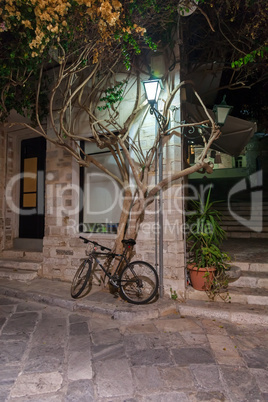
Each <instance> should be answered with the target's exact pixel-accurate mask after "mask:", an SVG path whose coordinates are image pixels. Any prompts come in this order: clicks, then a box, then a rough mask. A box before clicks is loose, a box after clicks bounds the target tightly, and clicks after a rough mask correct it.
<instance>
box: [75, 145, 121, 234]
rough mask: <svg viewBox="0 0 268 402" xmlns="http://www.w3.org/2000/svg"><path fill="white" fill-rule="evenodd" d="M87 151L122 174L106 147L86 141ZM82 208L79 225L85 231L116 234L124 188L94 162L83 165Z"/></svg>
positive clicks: (114, 172) (116, 172) (107, 166)
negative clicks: (101, 147)
mask: <svg viewBox="0 0 268 402" xmlns="http://www.w3.org/2000/svg"><path fill="white" fill-rule="evenodd" d="M84 147H85V153H86V154H88V155H92V156H94V158H95V159H96V160H97V161H99V162H100V163H101V164H102V165H104V166H105V167H106V168H107V169H108V170H109V171H111V172H112V173H113V174H114V175H116V176H119V177H120V171H119V169H118V166H117V164H116V162H115V160H114V158H113V156H112V155H111V153H110V152H109V150H108V149H107V148H105V149H99V148H98V147H97V146H96V145H95V144H91V143H85V145H84ZM81 187H82V200H83V205H82V210H81V215H80V225H81V227H82V231H83V232H92V233H116V232H117V227H118V222H119V219H120V215H121V188H120V186H119V184H118V183H117V182H116V181H115V180H114V179H113V178H112V177H110V176H109V175H108V174H106V173H104V172H102V171H101V170H100V169H98V168H97V167H96V166H95V165H93V164H91V165H90V166H89V167H88V168H81Z"/></svg>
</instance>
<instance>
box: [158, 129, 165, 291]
mask: <svg viewBox="0 0 268 402" xmlns="http://www.w3.org/2000/svg"><path fill="white" fill-rule="evenodd" d="M158 159H159V182H161V181H162V180H163V142H162V135H161V136H160V140H159V152H158ZM163 239H164V236H163V191H162V189H160V191H159V296H160V297H163V296H164V272H163V271H164V261H163V247H164V241H163Z"/></svg>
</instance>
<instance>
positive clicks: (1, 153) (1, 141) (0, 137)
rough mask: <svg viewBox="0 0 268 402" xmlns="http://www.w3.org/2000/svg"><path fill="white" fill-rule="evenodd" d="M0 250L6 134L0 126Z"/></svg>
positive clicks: (0, 244)
mask: <svg viewBox="0 0 268 402" xmlns="http://www.w3.org/2000/svg"><path fill="white" fill-rule="evenodd" d="M0 172H1V174H0V251H1V250H3V248H4V235H5V196H4V192H5V175H6V134H5V131H4V126H3V125H1V126H0Z"/></svg>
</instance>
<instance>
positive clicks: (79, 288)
mask: <svg viewBox="0 0 268 402" xmlns="http://www.w3.org/2000/svg"><path fill="white" fill-rule="evenodd" d="M91 267H92V262H91V261H88V260H85V261H83V262H82V264H81V265H80V267H79V268H78V270H77V271H76V273H75V276H74V278H73V282H72V286H71V296H72V297H73V298H74V299H76V298H77V297H79V296H81V294H82V293H83V291H84V290H85V288H86V285H87V283H88V280H89V277H90V274H91Z"/></svg>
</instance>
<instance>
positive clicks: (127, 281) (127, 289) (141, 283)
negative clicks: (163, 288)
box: [120, 261, 158, 304]
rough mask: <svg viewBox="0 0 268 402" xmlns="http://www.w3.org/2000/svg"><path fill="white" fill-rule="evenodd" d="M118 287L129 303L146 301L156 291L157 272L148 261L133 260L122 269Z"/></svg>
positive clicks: (150, 298) (151, 297)
mask: <svg viewBox="0 0 268 402" xmlns="http://www.w3.org/2000/svg"><path fill="white" fill-rule="evenodd" d="M120 289H121V292H122V294H123V296H124V297H125V298H126V299H127V300H128V301H130V302H131V303H134V304H144V303H148V302H149V301H150V300H152V299H153V297H154V296H155V295H156V293H157V289H158V277H157V273H156V271H155V269H154V268H153V267H152V266H151V265H150V264H148V263H145V262H143V261H136V262H133V263H131V264H129V265H128V266H127V267H126V268H125V269H124V270H123V271H122V274H121V277H120Z"/></svg>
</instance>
